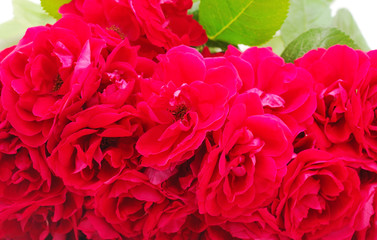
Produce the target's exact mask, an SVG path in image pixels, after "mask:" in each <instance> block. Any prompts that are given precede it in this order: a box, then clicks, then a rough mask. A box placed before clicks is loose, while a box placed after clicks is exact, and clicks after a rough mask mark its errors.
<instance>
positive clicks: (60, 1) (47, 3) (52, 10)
mask: <svg viewBox="0 0 377 240" xmlns="http://www.w3.org/2000/svg"><path fill="white" fill-rule="evenodd" d="M70 1H71V0H41V6H42V8H43V9H44V10H45V11H46V12H47V13H48V14H50V15H51V16H52V17H54V18H55V19H60V18H61V17H62V15H61V14H60V13H59V12H58V10H59V8H60V7H61V6H62V5H64V4H66V3H69V2H70Z"/></svg>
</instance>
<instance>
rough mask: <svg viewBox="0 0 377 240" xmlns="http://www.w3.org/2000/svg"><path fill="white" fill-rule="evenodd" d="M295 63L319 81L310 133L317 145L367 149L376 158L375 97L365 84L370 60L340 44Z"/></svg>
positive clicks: (360, 151) (307, 55)
mask: <svg viewBox="0 0 377 240" xmlns="http://www.w3.org/2000/svg"><path fill="white" fill-rule="evenodd" d="M295 64H296V65H297V66H299V67H303V68H305V69H307V70H308V71H309V72H310V73H311V74H312V76H313V79H314V82H315V91H316V95H317V109H316V111H315V113H314V115H313V117H314V120H315V121H314V123H313V124H311V125H309V126H308V130H307V133H308V134H309V135H313V138H314V140H315V145H316V146H317V147H319V148H321V149H330V148H332V147H333V146H336V145H339V144H347V145H345V146H344V148H346V149H351V148H356V151H358V152H359V153H360V154H362V152H363V149H364V150H366V151H367V152H368V154H369V155H370V156H372V157H373V154H372V152H373V148H374V147H373V146H374V143H373V140H372V139H373V137H370V136H373V134H374V133H373V130H372V131H370V129H373V118H374V114H373V109H371V108H373V107H371V104H370V103H372V102H373V100H372V99H373V98H370V91H369V89H370V87H369V84H368V83H366V82H365V79H366V77H367V74H368V71H369V69H370V64H371V63H370V58H369V57H368V56H367V55H366V54H365V53H364V52H362V51H360V50H353V49H351V48H349V47H347V46H340V45H336V46H333V47H331V48H329V49H328V50H325V49H318V50H312V51H310V52H308V53H307V54H305V55H304V56H303V57H302V58H300V59H298V60H296V61H295ZM370 74H372V73H370ZM369 76H370V77H371V75H369ZM369 80H371V78H369ZM364 132H365V135H364Z"/></svg>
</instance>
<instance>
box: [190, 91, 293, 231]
mask: <svg viewBox="0 0 377 240" xmlns="http://www.w3.org/2000/svg"><path fill="white" fill-rule="evenodd" d="M292 141H293V136H292V133H291V131H290V130H289V128H288V127H287V126H286V125H285V123H284V122H283V121H282V120H281V119H279V118H277V117H276V116H274V115H270V114H265V113H264V112H263V106H262V103H261V101H260V99H259V96H258V95H257V94H255V93H251V92H249V93H244V94H241V95H239V96H238V97H237V98H236V99H235V100H234V102H233V105H232V107H231V110H230V113H229V116H228V117H227V121H226V122H225V124H224V127H223V128H221V129H220V130H218V131H217V132H214V133H213V134H212V137H210V138H209V139H207V146H209V149H208V154H206V156H205V157H204V159H203V161H202V165H201V170H200V173H199V176H198V190H197V200H198V205H199V212H200V213H201V214H207V215H210V216H212V218H213V219H215V218H214V217H216V219H217V220H216V221H222V222H224V221H225V220H228V221H232V222H233V221H235V222H244V221H246V222H247V221H248V220H247V218H248V217H251V216H252V215H253V213H254V212H255V211H258V209H261V208H264V207H267V206H269V205H270V204H271V203H272V201H273V200H274V199H275V197H276V195H277V193H278V189H279V187H280V183H281V181H282V178H283V176H284V175H285V173H286V165H287V163H288V162H289V161H290V160H291V158H292V154H293V147H292ZM216 221H215V222H216ZM209 224H211V223H209ZM214 224H216V223H214Z"/></svg>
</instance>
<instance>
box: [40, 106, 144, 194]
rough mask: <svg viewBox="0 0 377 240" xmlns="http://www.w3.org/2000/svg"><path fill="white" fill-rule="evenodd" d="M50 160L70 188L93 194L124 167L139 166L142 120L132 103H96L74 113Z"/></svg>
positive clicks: (57, 173) (50, 164)
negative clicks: (116, 105) (111, 104)
mask: <svg viewBox="0 0 377 240" xmlns="http://www.w3.org/2000/svg"><path fill="white" fill-rule="evenodd" d="M71 121H72V122H70V123H68V124H67V125H66V126H65V127H64V128H63V131H62V134H61V136H60V139H59V143H58V145H57V146H56V147H54V148H53V149H52V152H51V156H49V157H48V159H47V162H48V164H49V166H50V168H51V170H52V171H53V172H54V173H55V174H56V175H57V176H59V177H61V178H62V180H63V182H64V184H65V185H67V187H69V188H70V189H72V190H74V191H76V192H78V193H80V194H84V195H94V194H95V193H96V190H97V189H98V188H99V187H100V186H101V185H102V184H103V183H105V182H107V183H109V182H112V181H114V179H116V178H117V176H118V175H119V174H120V173H121V172H122V170H123V169H125V168H137V169H139V168H140V167H139V166H138V159H137V157H138V156H139V153H138V152H137V151H136V150H135V144H136V141H137V139H138V138H139V137H140V135H141V134H142V133H143V126H142V122H141V120H140V119H139V118H138V117H137V113H136V111H135V110H134V109H133V108H132V107H131V106H129V105H126V106H123V107H122V108H119V109H115V108H112V107H110V106H109V105H96V106H93V107H91V108H88V109H86V110H83V111H81V112H79V113H77V114H76V115H74V116H72V117H71Z"/></svg>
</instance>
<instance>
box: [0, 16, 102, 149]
mask: <svg viewBox="0 0 377 240" xmlns="http://www.w3.org/2000/svg"><path fill="white" fill-rule="evenodd" d="M103 45H104V42H103V40H100V39H93V38H92V36H91V30H90V28H89V26H88V25H87V24H86V23H85V22H83V21H81V20H80V19H77V18H74V17H67V18H62V19H61V20H59V21H58V22H56V23H55V24H54V25H53V26H46V27H35V28H30V29H29V30H28V31H27V33H26V34H25V36H24V38H22V39H21V41H20V42H19V43H18V45H17V46H16V47H15V48H14V49H13V51H11V52H10V53H9V54H8V55H7V56H6V57H5V58H4V59H3V60H2V62H1V68H0V74H1V81H2V84H3V88H2V91H1V102H2V104H3V107H4V108H5V110H6V111H7V115H6V119H7V120H8V121H9V123H10V124H11V125H12V127H13V128H14V129H15V131H14V133H13V134H15V135H17V136H18V137H20V139H21V140H22V141H23V142H24V143H26V144H27V145H29V146H31V147H38V146H40V145H42V144H43V143H44V142H46V140H47V139H48V138H49V136H50V134H51V131H52V130H53V128H54V126H55V124H56V122H57V116H58V115H59V114H60V113H62V112H63V111H65V110H66V109H67V108H68V107H69V106H70V105H71V104H73V103H74V102H80V100H82V98H85V97H88V96H86V95H85V94H86V93H87V92H90V91H91V90H90V89H91V88H92V86H91V84H92V82H91V80H92V79H93V71H95V68H94V70H93V69H92V68H93V66H92V62H91V61H92V60H93V61H94V59H97V56H93V53H99V51H98V49H97V48H102V47H103ZM81 102H82V101H81Z"/></svg>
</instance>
